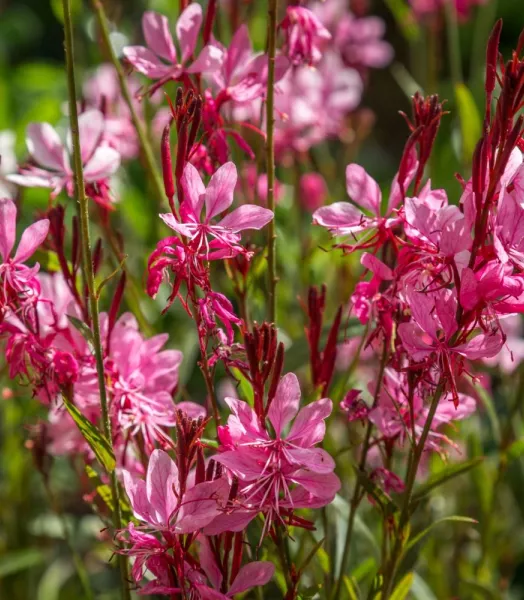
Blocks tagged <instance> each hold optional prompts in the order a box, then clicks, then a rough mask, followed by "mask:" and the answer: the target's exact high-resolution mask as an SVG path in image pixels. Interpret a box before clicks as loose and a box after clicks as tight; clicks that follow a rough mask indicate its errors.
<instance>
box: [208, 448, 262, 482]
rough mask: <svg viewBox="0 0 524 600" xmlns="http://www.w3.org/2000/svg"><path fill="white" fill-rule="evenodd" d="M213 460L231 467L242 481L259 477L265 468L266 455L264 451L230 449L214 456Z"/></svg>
mask: <svg viewBox="0 0 524 600" xmlns="http://www.w3.org/2000/svg"><path fill="white" fill-rule="evenodd" d="M213 460H216V462H218V463H220V464H221V465H224V467H227V468H228V469H230V470H231V471H232V472H233V473H234V474H235V475H237V477H239V478H240V479H242V481H253V480H254V479H258V478H259V477H260V474H261V473H262V469H263V468H264V462H265V455H264V454H263V453H262V451H259V450H253V449H246V448H242V450H241V451H240V450H228V451H226V452H220V453H219V454H216V455H215V456H213Z"/></svg>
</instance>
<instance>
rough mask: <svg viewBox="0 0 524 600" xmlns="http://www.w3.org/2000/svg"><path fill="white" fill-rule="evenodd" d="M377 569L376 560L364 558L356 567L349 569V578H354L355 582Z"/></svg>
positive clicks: (362, 579)
mask: <svg viewBox="0 0 524 600" xmlns="http://www.w3.org/2000/svg"><path fill="white" fill-rule="evenodd" d="M376 569H377V561H376V560H375V559H374V558H371V557H370V558H366V560H364V561H363V562H361V563H360V564H359V565H358V566H357V567H355V568H354V569H353V571H351V579H353V580H355V581H356V582H357V583H358V582H361V581H364V580H365V579H366V578H367V577H368V575H371V573H374V572H375V571H376Z"/></svg>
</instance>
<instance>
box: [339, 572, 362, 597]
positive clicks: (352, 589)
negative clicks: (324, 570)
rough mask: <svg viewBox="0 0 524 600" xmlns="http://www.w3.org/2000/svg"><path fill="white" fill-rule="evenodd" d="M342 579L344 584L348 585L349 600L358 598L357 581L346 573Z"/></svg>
mask: <svg viewBox="0 0 524 600" xmlns="http://www.w3.org/2000/svg"><path fill="white" fill-rule="evenodd" d="M342 581H343V582H344V585H345V587H346V591H347V593H348V596H349V600H358V597H359V595H358V588H355V583H354V582H353V581H351V579H350V578H349V577H348V576H347V575H344V577H343V578H342Z"/></svg>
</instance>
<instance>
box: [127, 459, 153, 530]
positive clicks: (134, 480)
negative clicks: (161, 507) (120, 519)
mask: <svg viewBox="0 0 524 600" xmlns="http://www.w3.org/2000/svg"><path fill="white" fill-rule="evenodd" d="M122 475H123V479H124V487H125V488H126V493H127V497H128V498H129V501H130V502H131V508H132V509H133V514H134V515H135V517H136V518H137V519H139V520H140V521H145V522H146V523H149V522H150V515H149V501H148V499H147V494H146V483H145V481H144V480H143V479H139V478H138V477H135V476H134V475H132V474H131V473H130V472H129V471H125V470H124V471H123V472H122Z"/></svg>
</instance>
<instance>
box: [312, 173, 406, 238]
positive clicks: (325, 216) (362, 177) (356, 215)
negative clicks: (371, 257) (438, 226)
mask: <svg viewBox="0 0 524 600" xmlns="http://www.w3.org/2000/svg"><path fill="white" fill-rule="evenodd" d="M413 175H414V166H413V167H412V168H411V169H410V170H409V172H408V174H407V176H406V180H405V181H403V182H402V184H403V185H402V189H404V190H406V188H407V187H408V186H409V183H410V181H411V179H412V178H413ZM397 179H398V174H397V175H396V176H395V179H394V180H393V185H392V188H391V194H390V196H389V201H388V205H387V208H386V216H384V217H383V216H382V215H381V204H382V192H381V191H380V187H379V185H378V183H377V182H376V181H375V180H374V179H373V178H372V177H370V176H369V175H368V174H367V173H366V171H365V170H364V169H363V168H362V167H361V166H360V165H356V164H351V165H348V167H347V169H346V189H347V193H348V196H349V197H350V198H351V199H352V200H353V201H354V202H355V204H358V205H359V206H360V207H361V208H362V209H363V210H359V209H358V208H357V207H356V206H353V204H350V203H349V202H334V203H333V204H330V205H329V206H323V207H322V208H319V209H318V210H317V211H315V213H314V214H313V223H314V224H316V225H322V226H323V227H326V228H327V229H329V231H331V233H333V235H336V236H347V235H352V236H354V235H356V234H358V233H362V232H364V231H368V230H370V229H372V230H376V231H375V234H374V236H373V238H371V240H373V239H374V238H378V240H379V241H380V240H382V239H383V238H384V236H386V235H387V230H388V229H390V228H391V227H393V225H395V224H396V223H398V219H396V218H394V217H392V211H393V209H394V208H396V206H397V205H398V204H399V202H400V201H401V200H402V192H401V186H400V185H399V183H398V180H397ZM364 211H365V212H364ZM368 215H369V216H368ZM371 240H369V239H368V240H367V241H366V242H365V243H363V244H357V246H356V247H361V248H366V247H369V246H371V245H374V243H375V242H372V241H371Z"/></svg>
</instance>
